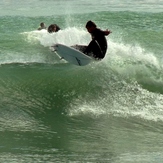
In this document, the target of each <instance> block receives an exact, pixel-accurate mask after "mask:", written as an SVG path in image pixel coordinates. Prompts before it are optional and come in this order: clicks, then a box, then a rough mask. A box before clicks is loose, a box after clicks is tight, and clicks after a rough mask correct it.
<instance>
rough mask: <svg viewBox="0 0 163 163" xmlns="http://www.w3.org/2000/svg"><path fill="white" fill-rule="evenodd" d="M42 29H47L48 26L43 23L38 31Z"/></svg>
mask: <svg viewBox="0 0 163 163" xmlns="http://www.w3.org/2000/svg"><path fill="white" fill-rule="evenodd" d="M42 29H46V25H45V23H44V22H41V23H40V27H39V28H38V30H42Z"/></svg>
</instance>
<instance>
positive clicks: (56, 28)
mask: <svg viewBox="0 0 163 163" xmlns="http://www.w3.org/2000/svg"><path fill="white" fill-rule="evenodd" d="M59 30H60V27H59V26H58V25H57V24H51V25H50V26H49V27H48V32H49V33H53V32H58V31H59Z"/></svg>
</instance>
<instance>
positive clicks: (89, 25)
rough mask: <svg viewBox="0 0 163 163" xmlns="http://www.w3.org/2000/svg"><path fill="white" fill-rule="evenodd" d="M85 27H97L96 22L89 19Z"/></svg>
mask: <svg viewBox="0 0 163 163" xmlns="http://www.w3.org/2000/svg"><path fill="white" fill-rule="evenodd" d="M85 27H86V28H88V27H95V28H96V24H95V23H94V22H93V21H91V20H89V21H88V22H87V24H86V25H85Z"/></svg>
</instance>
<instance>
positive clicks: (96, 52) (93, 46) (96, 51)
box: [84, 40, 104, 58]
mask: <svg viewBox="0 0 163 163" xmlns="http://www.w3.org/2000/svg"><path fill="white" fill-rule="evenodd" d="M84 53H85V54H89V53H93V57H94V58H104V54H103V53H102V51H101V48H100V46H99V44H98V42H97V41H95V40H92V41H91V42H90V43H89V45H88V46H87V48H86V50H85V52H84Z"/></svg>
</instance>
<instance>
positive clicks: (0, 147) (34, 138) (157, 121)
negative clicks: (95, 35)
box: [0, 1, 163, 163]
mask: <svg viewBox="0 0 163 163" xmlns="http://www.w3.org/2000/svg"><path fill="white" fill-rule="evenodd" d="M1 3H2V2H1ZM1 3H0V4H1ZM6 3H7V2H6ZM8 3H11V2H8ZM34 3H35V2H34ZM44 3H45V2H44V1H42V2H41V1H40V4H39V6H41V4H42V5H45V4H44ZM49 3H52V4H53V2H49ZM54 3H58V5H61V3H63V1H61V2H58V1H54ZM66 3H67V1H66ZM80 3H81V2H80ZM87 3H88V2H87ZM90 3H91V2H90ZM109 3H111V2H109ZM112 3H113V2H112ZM73 4H74V5H75V4H76V3H73ZM104 4H105V5H106V3H105V2H104V1H102V2H101V6H102V5H104ZM159 4H160V6H161V5H162V4H161V2H160V3H159ZM6 5H7V4H6ZM15 5H18V6H19V7H20V9H21V10H23V7H22V6H21V4H15ZM30 5H31V4H30V3H29V4H28V6H27V9H26V12H27V11H28V7H30ZM94 5H95V4H94ZM105 5H104V6H105ZM123 5H124V11H123V10H120V7H119V8H118V7H117V8H112V9H114V11H112V10H111V11H109V12H108V11H107V10H106V9H105V8H104V6H103V7H101V8H98V7H97V6H96V5H95V6H96V8H94V10H93V9H90V12H88V10H85V12H77V10H74V11H73V12H71V13H69V14H66V13H65V14H64V13H62V14H60V13H59V11H58V13H57V14H56V15H54V14H52V15H51V14H50V15H48V12H47V13H46V14H45V16H42V15H41V16H40V15H39V16H38V15H37V14H36V16H34V11H33V10H32V12H31V15H28V14H29V13H28V14H27V13H25V9H24V12H23V14H24V15H23V16H20V15H19V12H20V11H19V10H16V11H15V13H14V15H13V16H11V15H10V14H9V13H8V14H5V12H4V10H3V15H2V16H1V17H0V20H1V22H2V26H1V27H0V37H1V41H0V42H1V44H0V112H1V114H0V132H1V134H0V135H1V136H0V140H1V143H0V151H1V154H0V162H5V161H7V162H14V161H17V162H18V161H19V162H114V163H119V162H121V163H122V162H124V163H126V162H160V163H161V162H162V161H163V148H162V145H161V144H162V134H163V133H162V122H163V116H162V115H163V102H162V101H163V75H162V61H163V60H162V51H163V48H162V42H163V29H162V23H161V22H160V18H161V17H162V16H163V13H162V12H159V13H157V12H155V11H156V10H155V11H151V12H150V11H148V12H142V11H141V9H142V6H141V7H140V6H139V5H138V4H137V9H139V12H134V11H132V12H131V11H130V10H129V7H128V10H125V9H126V8H127V6H128V5H129V4H128V5H127V4H123ZM148 5H150V4H148ZM39 6H38V8H37V10H38V9H39ZM83 6H84V2H83V3H82V4H81V8H82V7H83ZM112 6H114V5H113V4H112ZM129 6H130V5H129ZM143 6H144V8H145V7H146V5H145V3H144V4H143ZM5 7H7V6H5ZM13 7H14V6H13ZM85 7H86V6H85ZM131 7H134V6H131ZM72 8H73V6H72V5H67V12H68V9H69V10H70V11H72V10H71V9H72ZM155 8H156V6H155ZM40 9H41V7H40ZM159 10H161V9H160V7H159ZM56 11H57V10H56ZM13 12H14V11H13ZM90 14H91V16H90ZM89 19H92V20H94V21H95V22H96V24H98V26H99V27H100V28H102V29H107V28H109V29H111V30H112V34H111V35H110V36H108V37H107V42H108V51H107V54H106V57H105V58H104V59H103V60H102V61H100V62H97V63H96V62H95V63H91V64H89V65H87V66H84V67H79V66H75V65H71V64H69V63H67V62H66V61H64V60H60V59H59V58H58V57H57V55H56V54H55V53H54V52H52V51H51V49H50V46H52V45H53V44H55V43H62V44H65V45H68V46H71V45H75V44H81V45H87V44H88V43H89V41H90V39H91V37H90V35H89V34H88V33H87V31H86V29H85V28H84V26H85V23H86V21H87V20H89ZM43 20H45V21H46V24H47V25H48V24H51V23H54V22H53V20H55V23H57V24H58V25H59V26H60V27H61V31H59V32H58V33H54V34H49V33H47V31H46V30H42V31H37V30H36V29H37V26H38V25H39V23H40V22H41V21H43ZM10 25H12V28H10V27H11V26H10Z"/></svg>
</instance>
